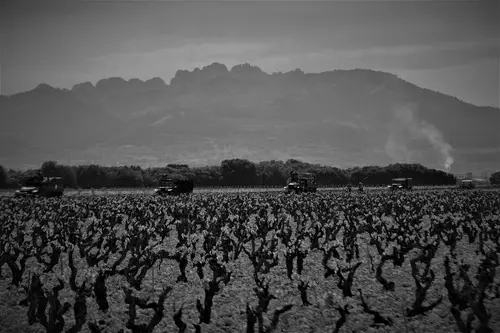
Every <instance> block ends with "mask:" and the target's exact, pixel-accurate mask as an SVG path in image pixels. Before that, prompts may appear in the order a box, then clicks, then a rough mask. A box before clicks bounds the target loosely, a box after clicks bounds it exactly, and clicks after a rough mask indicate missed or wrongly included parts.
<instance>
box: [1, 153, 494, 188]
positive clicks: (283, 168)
mask: <svg viewBox="0 0 500 333" xmlns="http://www.w3.org/2000/svg"><path fill="white" fill-rule="evenodd" d="M291 170H296V171H298V172H299V173H304V172H310V173H313V174H315V175H316V179H317V181H318V184H320V185H347V184H348V183H351V184H358V183H359V182H362V183H363V184H365V185H381V184H389V183H390V182H391V179H392V178H397V177H410V178H413V183H414V184H415V185H451V184H455V183H456V178H455V177H454V176H453V175H451V174H448V173H446V172H444V171H440V170H435V169H430V168H426V167H424V166H422V165H421V164H400V163H397V164H390V165H388V166H385V167H380V166H364V167H354V168H348V169H339V168H336V167H332V166H324V165H319V164H311V163H306V162H302V161H299V160H295V159H289V160H287V161H275V160H272V161H263V162H257V163H254V162H251V161H248V160H245V159H228V160H224V161H222V162H221V164H220V165H218V166H217V165H216V166H204V167H189V166H188V165H185V164H168V165H166V166H165V167H149V168H141V167H140V166H133V165H132V166H100V165H96V164H90V165H77V166H69V165H63V164H59V163H57V162H55V161H46V162H44V163H43V164H42V165H41V168H40V171H41V172H42V174H43V175H44V176H46V177H62V178H63V182H64V185H65V186H66V187H69V188H82V189H90V188H106V187H108V188H120V187H121V188H126V187H128V188H130V187H155V186H157V185H158V181H159V179H160V176H161V175H163V174H168V175H170V176H171V177H172V178H190V179H193V180H194V182H195V185H196V186H272V185H284V184H285V183H286V180H287V179H288V177H289V175H290V171H291ZM37 171H38V170H26V171H20V170H13V169H10V170H7V169H5V168H4V167H2V166H0V187H1V188H15V187H19V186H21V185H23V184H24V183H25V182H26V180H27V179H28V178H30V177H32V176H33V175H35V174H36V172H37ZM493 176H495V174H493V175H492V177H493ZM496 177H498V175H496Z"/></svg>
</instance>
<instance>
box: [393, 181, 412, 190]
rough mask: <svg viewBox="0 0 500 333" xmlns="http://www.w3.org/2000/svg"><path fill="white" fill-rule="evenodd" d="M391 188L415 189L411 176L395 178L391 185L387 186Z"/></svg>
mask: <svg viewBox="0 0 500 333" xmlns="http://www.w3.org/2000/svg"><path fill="white" fill-rule="evenodd" d="M387 187H388V188H389V189H390V190H392V191H395V190H411V189H413V185H412V179H411V178H393V179H392V183H391V185H388V186H387Z"/></svg>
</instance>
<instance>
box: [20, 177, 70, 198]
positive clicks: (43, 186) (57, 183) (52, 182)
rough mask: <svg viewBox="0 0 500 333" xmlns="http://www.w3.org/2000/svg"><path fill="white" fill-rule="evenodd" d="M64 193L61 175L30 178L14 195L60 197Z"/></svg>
mask: <svg viewBox="0 0 500 333" xmlns="http://www.w3.org/2000/svg"><path fill="white" fill-rule="evenodd" d="M63 194H64V184H63V181H62V178H61V177H43V176H35V177H31V178H30V179H28V180H27V181H26V182H25V184H24V186H22V187H21V188H20V189H19V190H17V191H16V192H14V196H16V197H23V196H40V197H46V198H48V197H60V196H62V195H63Z"/></svg>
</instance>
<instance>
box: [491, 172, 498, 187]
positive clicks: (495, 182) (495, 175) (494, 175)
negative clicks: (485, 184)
mask: <svg viewBox="0 0 500 333" xmlns="http://www.w3.org/2000/svg"><path fill="white" fill-rule="evenodd" d="M490 183H491V184H493V185H499V184H500V171H497V172H494V173H492V174H491V176H490Z"/></svg>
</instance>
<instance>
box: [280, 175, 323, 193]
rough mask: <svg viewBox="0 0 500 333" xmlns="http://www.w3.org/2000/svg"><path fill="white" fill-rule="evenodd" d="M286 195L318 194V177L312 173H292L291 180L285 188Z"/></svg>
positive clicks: (289, 179)
mask: <svg viewBox="0 0 500 333" xmlns="http://www.w3.org/2000/svg"><path fill="white" fill-rule="evenodd" d="M283 189H284V191H285V193H292V192H295V193H304V192H316V191H317V190H318V183H317V182H316V176H315V175H314V174H312V173H308V172H306V173H302V174H298V173H297V172H292V173H291V174H290V178H288V180H287V185H286V186H285V187H284V188H283Z"/></svg>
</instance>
